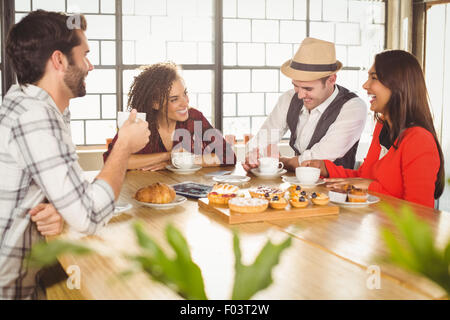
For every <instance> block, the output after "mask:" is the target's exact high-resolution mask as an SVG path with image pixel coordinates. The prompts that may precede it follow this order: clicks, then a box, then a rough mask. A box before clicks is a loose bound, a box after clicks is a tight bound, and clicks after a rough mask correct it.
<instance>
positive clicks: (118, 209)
mask: <svg viewBox="0 0 450 320" xmlns="http://www.w3.org/2000/svg"><path fill="white" fill-rule="evenodd" d="M131 208H133V205H132V204H131V203H116V204H115V208H114V215H115V216H116V215H118V214H120V213H122V212H125V211H128V210H130V209H131Z"/></svg>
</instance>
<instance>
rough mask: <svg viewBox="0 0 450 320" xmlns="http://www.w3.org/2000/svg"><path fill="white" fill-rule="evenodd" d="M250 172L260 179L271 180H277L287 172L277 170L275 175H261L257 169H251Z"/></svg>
mask: <svg viewBox="0 0 450 320" xmlns="http://www.w3.org/2000/svg"><path fill="white" fill-rule="evenodd" d="M250 172H251V173H253V174H254V175H255V176H257V177H259V178H261V179H272V178H278V177H279V176H281V175H283V174H285V173H286V172H287V170H286V169H279V170H278V171H277V172H275V173H263V172H261V171H260V170H259V168H253V169H251V170H250Z"/></svg>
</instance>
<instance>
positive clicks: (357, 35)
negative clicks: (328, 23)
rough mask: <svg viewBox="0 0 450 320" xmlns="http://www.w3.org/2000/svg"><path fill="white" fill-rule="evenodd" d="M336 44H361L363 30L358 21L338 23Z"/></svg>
mask: <svg viewBox="0 0 450 320" xmlns="http://www.w3.org/2000/svg"><path fill="white" fill-rule="evenodd" d="M336 44H345V45H360V44H361V31H360V28H359V24H356V23H336Z"/></svg>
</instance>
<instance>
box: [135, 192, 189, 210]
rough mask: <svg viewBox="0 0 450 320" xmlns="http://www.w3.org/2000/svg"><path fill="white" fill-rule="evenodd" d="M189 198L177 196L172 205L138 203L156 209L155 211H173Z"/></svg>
mask: <svg viewBox="0 0 450 320" xmlns="http://www.w3.org/2000/svg"><path fill="white" fill-rule="evenodd" d="M186 200H187V198H186V197H183V196H179V195H176V196H175V200H173V201H172V202H170V203H149V202H141V201H137V200H136V201H137V203H139V204H141V205H143V206H146V207H150V208H155V209H172V208H174V207H176V206H178V205H180V204H182V203H184V202H186Z"/></svg>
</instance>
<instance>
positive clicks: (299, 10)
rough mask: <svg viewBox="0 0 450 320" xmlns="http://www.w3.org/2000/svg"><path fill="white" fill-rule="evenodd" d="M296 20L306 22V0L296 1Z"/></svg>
mask: <svg viewBox="0 0 450 320" xmlns="http://www.w3.org/2000/svg"><path fill="white" fill-rule="evenodd" d="M294 20H306V0H294Z"/></svg>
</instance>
